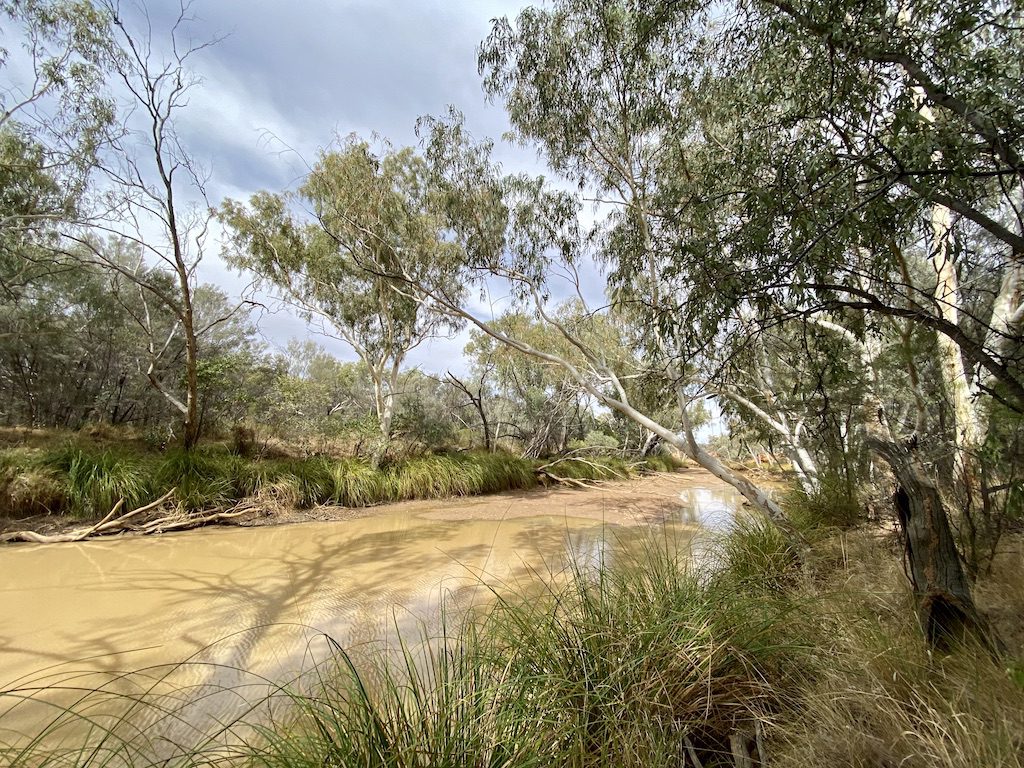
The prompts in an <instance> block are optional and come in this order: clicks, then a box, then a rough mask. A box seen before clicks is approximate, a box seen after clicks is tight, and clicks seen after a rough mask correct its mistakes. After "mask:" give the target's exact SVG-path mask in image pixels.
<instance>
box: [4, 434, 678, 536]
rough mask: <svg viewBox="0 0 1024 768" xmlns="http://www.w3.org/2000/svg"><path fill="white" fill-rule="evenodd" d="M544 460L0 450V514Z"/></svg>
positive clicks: (365, 486) (211, 498) (198, 503)
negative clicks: (381, 460) (372, 460)
mask: <svg viewBox="0 0 1024 768" xmlns="http://www.w3.org/2000/svg"><path fill="white" fill-rule="evenodd" d="M543 463H544V462H540V461H531V460H528V459H522V458H519V457H517V456H513V455H512V454H509V453H503V452H495V453H485V452H482V451H467V452H459V453H440V454H426V455H421V456H411V457H407V458H403V459H397V460H394V461H392V462H390V463H389V464H386V465H383V466H380V467H373V466H371V465H370V464H369V462H367V461H366V460H364V459H360V458H331V457H327V456H312V457H306V458H246V457H243V456H240V455H238V454H237V453H235V452H232V451H230V450H229V449H228V448H227V447H226V446H217V445H213V446H206V447H201V448H199V449H196V450H193V451H184V450H181V449H177V448H172V449H170V450H168V451H166V452H164V453H142V452H139V451H137V450H134V449H130V448H127V447H126V448H122V449H118V448H117V447H110V446H109V445H104V446H96V445H90V444H87V443H85V442H74V441H72V442H67V443H65V444H64V445H61V446H56V447H49V448H43V447H36V448H9V449H3V450H0V515H3V516H8V517H25V516H29V515H34V514H45V513H51V514H67V515H71V516H73V517H77V518H83V519H88V518H96V517H99V516H102V515H105V514H106V513H107V512H109V511H110V510H111V509H112V508H113V506H114V505H115V504H116V503H117V502H118V500H119V499H124V508H125V509H126V510H127V509H134V508H136V507H138V506H141V505H143V504H146V503H147V502H149V501H152V500H154V499H156V498H158V497H160V496H162V495H163V494H164V493H166V491H167V490H169V489H170V488H174V489H175V499H176V501H177V503H178V505H179V506H180V507H181V508H183V509H186V510H190V511H193V510H202V509H211V508H215V507H224V506H229V505H231V504H233V503H236V502H237V501H239V500H241V499H243V498H247V497H251V496H255V497H258V498H261V499H264V500H268V501H271V500H272V501H275V502H278V503H281V504H285V505H289V506H294V507H298V508H309V507H312V506H314V505H316V504H340V505H342V506H347V507H365V506H371V505H375V504H382V503H388V502H396V501H407V500H412V499H434V498H447V497H453V496H472V495H478V494H485V493H496V492H500V491H508V490H519V489H527V488H532V487H534V486H536V485H537V483H538V479H537V469H538V467H540V466H542V465H543ZM675 467H676V464H675V463H674V462H673V460H672V459H669V458H667V457H651V458H649V459H647V460H646V461H645V462H642V463H630V462H627V461H625V460H623V459H620V458H609V457H597V458H592V459H591V458H588V459H587V460H585V461H583V460H576V459H568V460H564V461H561V462H559V464H558V472H559V473H560V474H561V475H563V476H565V477H567V478H573V479H577V480H610V479H621V478H624V477H628V476H630V475H631V474H635V473H636V472H638V471H641V470H643V471H648V470H660V471H664V470H666V469H674V468H675Z"/></svg>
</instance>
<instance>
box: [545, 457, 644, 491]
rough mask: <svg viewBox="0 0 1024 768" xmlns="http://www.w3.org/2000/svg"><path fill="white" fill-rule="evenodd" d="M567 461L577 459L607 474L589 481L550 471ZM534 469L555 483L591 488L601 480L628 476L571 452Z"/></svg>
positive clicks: (620, 478)
mask: <svg viewBox="0 0 1024 768" xmlns="http://www.w3.org/2000/svg"><path fill="white" fill-rule="evenodd" d="M567 461H578V462H579V463H581V464H586V465H587V466H589V467H593V468H594V469H596V470H597V471H598V472H599V473H600V472H603V473H606V474H607V476H606V477H602V478H595V479H594V480H590V481H586V480H579V479H577V478H575V477H562V476H560V475H556V474H555V473H554V472H552V471H551V467H556V466H558V465H559V464H562V463H564V462H567ZM639 464H640V462H636V463H634V465H633V466H638V465H639ZM534 471H535V472H536V473H537V475H538V476H540V477H546V478H548V479H549V480H551V481H553V482H556V483H564V484H566V485H574V486H576V487H577V488H593V487H594V486H595V485H598V484H599V483H601V482H603V481H607V480H622V479H624V478H625V477H628V475H623V474H621V473H620V472H618V471H617V470H614V469H612V468H611V467H606V466H605V465H604V464H598V463H597V462H595V461H587V460H586V459H583V458H580V457H579V456H573V455H572V454H571V453H570V454H569V455H567V456H562V457H560V458H557V459H555V460H554V461H549V462H548V463H547V464H542V465H541V466H539V467H537V469H536V470H534Z"/></svg>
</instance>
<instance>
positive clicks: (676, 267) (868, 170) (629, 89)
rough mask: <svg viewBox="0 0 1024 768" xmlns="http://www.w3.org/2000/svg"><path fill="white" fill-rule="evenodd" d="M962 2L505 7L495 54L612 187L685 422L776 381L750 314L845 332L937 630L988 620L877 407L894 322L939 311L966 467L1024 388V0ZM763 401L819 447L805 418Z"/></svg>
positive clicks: (489, 64)
mask: <svg viewBox="0 0 1024 768" xmlns="http://www.w3.org/2000/svg"><path fill="white" fill-rule="evenodd" d="M966 10H967V12H966V13H963V12H962V11H963V9H962V8H961V7H959V6H958V7H955V8H954V7H951V6H945V5H938V4H932V3H919V4H909V5H908V6H907V7H904V8H902V9H900V8H895V7H893V6H890V5H886V4H876V5H870V4H869V5H868V6H865V5H864V4H862V3H856V4H855V3H839V4H835V3H828V4H826V3H817V2H810V3H802V4H799V5H791V4H788V3H786V2H785V1H784V0H780V2H760V3H759V2H748V3H740V4H735V5H727V6H724V7H722V6H716V7H714V8H713V9H709V8H708V7H706V6H705V4H698V3H686V2H683V3H680V2H656V3H646V2H645V3H639V2H628V1H622V2H612V3H607V2H597V1H596V0H564V1H563V2H558V3H555V4H553V5H552V6H547V7H545V8H544V9H535V8H531V9H527V10H525V11H523V12H522V13H521V14H520V15H519V17H518V18H517V19H516V21H515V24H513V23H511V22H509V21H507V20H500V21H498V22H496V23H495V26H494V28H493V31H492V34H491V36H490V37H489V38H488V40H487V41H486V42H485V43H484V45H483V46H482V49H481V57H480V62H481V69H482V71H483V73H484V75H485V88H486V89H487V90H488V91H489V92H490V93H491V94H492V95H494V96H495V97H500V98H503V99H504V100H505V102H506V105H507V108H508V110H509V115H510V119H511V121H512V124H513V127H514V128H515V131H516V133H517V134H518V137H519V138H520V139H522V140H524V141H527V142H532V143H534V144H535V145H536V146H537V147H538V148H539V149H540V150H541V152H542V154H543V156H544V157H545V159H546V160H547V161H548V163H549V164H550V165H551V166H552V167H553V168H554V169H555V170H556V171H558V172H560V173H561V174H563V175H566V176H568V177H569V178H570V179H571V180H572V181H573V182H575V183H577V184H578V185H579V187H580V188H581V189H583V190H585V191H586V192H587V193H588V194H589V195H590V196H591V197H593V198H594V199H596V200H597V201H598V203H599V205H601V206H604V207H605V208H604V209H603V210H609V209H610V214H609V215H608V216H607V217H604V218H599V222H598V226H597V228H596V229H595V231H594V232H593V233H592V234H593V236H594V241H595V242H596V243H597V246H598V253H599V254H601V255H602V256H603V257H604V258H605V259H606V260H607V261H608V263H609V265H610V267H611V271H610V276H611V281H612V288H613V292H612V294H611V297H610V298H611V300H612V301H613V302H614V303H617V304H618V305H619V306H620V307H621V308H622V309H623V310H625V309H626V308H630V309H631V311H633V312H634V313H635V316H636V318H637V319H638V320H639V322H640V323H641V325H642V327H644V328H645V334H644V338H645V339H646V340H647V341H648V347H649V355H651V356H652V358H653V359H655V360H657V361H658V362H659V364H660V365H661V366H662V367H663V369H664V371H665V373H666V375H667V378H668V379H669V380H671V381H673V382H674V383H676V385H677V392H678V395H679V399H680V402H681V404H682V406H683V407H682V417H683V420H684V425H683V426H684V434H685V433H686V424H685V420H686V418H687V409H686V405H687V400H688V397H690V396H692V395H694V394H701V393H705V392H709V391H719V392H721V393H722V394H724V395H727V396H731V397H732V398H733V400H738V399H739V398H740V397H742V388H743V387H750V386H751V385H757V386H758V388H760V389H761V390H762V391H763V390H766V389H767V390H768V395H769V398H766V399H773V400H775V401H776V402H777V401H778V399H779V398H778V395H781V394H782V393H780V392H772V391H771V390H772V389H773V387H774V386H777V385H770V384H769V383H768V382H767V377H766V376H764V375H763V374H764V373H765V372H766V370H767V369H766V368H765V367H764V366H755V367H754V368H753V369H752V370H751V371H749V372H745V371H741V370H737V368H736V366H729V365H728V364H727V362H728V361H723V360H722V359H721V355H720V351H721V350H732V349H735V348H736V347H737V346H740V347H742V345H737V344H735V343H733V342H732V341H731V340H734V339H742V338H743V337H749V336H750V335H751V332H752V328H753V331H754V333H755V334H756V333H757V332H760V331H761V329H763V328H767V327H771V326H773V325H777V324H779V323H784V322H786V321H787V319H792V318H806V319H807V321H808V322H810V323H812V324H813V325H814V326H815V327H816V328H818V329H820V330H822V331H828V332H831V333H833V334H835V337H836V339H835V340H836V342H837V343H840V344H845V345H848V346H847V348H848V349H849V353H851V354H852V356H853V357H854V360H855V361H856V364H857V365H858V366H859V367H860V368H861V374H862V382H861V386H860V387H859V391H860V393H861V402H860V406H861V407H860V412H861V413H860V416H859V421H860V426H861V428H862V429H863V430H864V432H865V435H866V438H867V440H868V442H869V443H870V444H871V445H873V446H874V447H875V450H876V451H877V452H878V453H879V454H880V455H882V456H883V457H884V458H885V459H886V460H887V461H889V463H890V464H892V465H893V468H894V470H896V472H897V474H898V475H899V479H900V483H901V486H902V488H903V493H904V495H903V497H902V507H901V509H902V511H903V512H904V514H905V516H906V517H907V522H908V523H909V529H910V530H911V532H912V534H913V535H912V536H911V538H912V539H914V540H915V541H914V544H913V547H914V551H913V552H912V557H913V559H914V560H915V561H916V566H917V567H916V570H915V574H914V575H915V580H916V581H915V583H917V586H918V587H919V588H920V591H921V593H922V595H923V598H922V613H923V614H925V613H927V616H926V617H925V618H926V623H927V625H928V626H929V628H930V630H931V629H934V628H935V627H936V624H941V623H943V621H945V620H946V619H949V622H948V623H949V624H950V625H952V624H955V623H956V622H957V621H958V620H960V619H963V620H965V621H966V622H967V623H971V621H972V618H971V616H970V614H972V613H973V606H972V604H971V602H970V595H969V589H968V588H967V587H966V584H965V583H964V580H963V578H962V575H961V574H959V565H958V562H957V557H956V552H955V551H954V550H952V549H951V537H950V536H949V535H948V532H949V528H948V525H947V524H946V522H945V513H944V510H943V506H942V500H941V498H940V497H939V495H938V493H937V491H936V490H935V489H934V487H933V486H932V485H930V484H929V483H930V482H931V481H930V480H928V479H927V477H926V474H925V473H923V472H922V471H921V470H922V465H921V462H920V461H917V460H916V459H915V458H914V457H913V456H911V455H910V452H908V451H907V450H906V448H905V446H903V445H901V444H900V442H899V440H900V438H901V437H903V436H904V435H901V434H898V433H894V431H893V429H892V423H893V421H892V419H889V418H885V419H882V420H879V419H878V416H877V414H878V412H879V410H880V408H879V407H880V405H881V397H880V396H881V394H882V388H881V386H880V384H881V383H882V377H881V375H880V371H879V369H878V367H879V357H878V354H879V343H878V342H879V338H880V336H881V337H883V338H884V333H883V334H880V333H879V331H878V327H879V326H880V324H881V323H882V322H883V321H885V320H887V319H888V320H898V321H901V322H904V323H910V324H911V325H912V327H913V328H916V329H919V330H926V331H928V332H930V333H932V334H934V336H933V338H934V339H935V343H934V345H933V351H934V353H935V355H936V358H937V360H938V362H939V365H938V366H930V365H928V364H927V360H924V359H915V360H914V361H912V362H913V364H914V365H915V366H916V370H918V371H921V370H928V371H935V370H939V371H941V372H942V381H943V383H944V385H945V390H946V392H947V395H948V400H949V412H950V413H951V414H953V416H954V418H953V421H954V427H953V430H952V445H953V450H952V454H953V455H954V456H955V457H958V458H957V459H956V461H955V464H956V465H957V467H959V471H960V474H961V475H962V476H963V479H964V481H966V483H967V484H969V483H970V474H971V470H970V468H969V467H968V462H966V461H964V459H963V458H962V457H963V456H964V455H966V451H965V450H964V449H967V450H970V449H973V448H976V447H977V445H978V442H979V440H980V439H982V438H983V436H984V429H983V426H982V424H981V421H982V420H981V419H980V418H979V413H982V412H983V410H984V409H985V408H987V407H988V405H987V404H986V400H985V398H984V397H983V395H984V394H985V393H989V394H991V395H992V396H993V397H994V398H996V399H998V400H1000V401H1001V402H1003V403H1005V404H1006V405H1007V406H1008V407H1009V408H1016V409H1020V408H1021V407H1022V406H1024V398H1022V397H1021V395H1022V394H1024V389H1022V388H1021V379H1020V376H1019V362H1018V356H1019V352H1020V349H1021V345H1020V333H1019V329H1018V328H1017V326H1018V325H1019V321H1020V319H1021V317H1020V315H1021V314H1024V305H1022V303H1021V299H1022V296H1021V290H1020V283H1019V268H1018V260H1019V255H1018V254H1019V245H1020V235H1019V230H1020V228H1021V227H1020V221H1019V218H1018V216H1017V211H1018V210H1019V209H1020V184H1019V181H1020V171H1021V169H1020V167H1019V165H1018V161H1017V156H1016V153H1015V150H1014V147H1015V144H1016V142H1017V141H1018V139H1019V137H1020V136H1021V131H1020V128H1019V125H1020V120H1019V119H1018V113H1019V107H1020V103H1019V102H1020V96H1019V94H1020V89H1019V88H1017V87H1011V86H1010V85H1009V84H1010V83H1014V82H1015V77H1016V76H1015V74H1014V73H1015V72H1017V70H1016V69H1014V67H1015V64H1014V62H1016V61H1017V58H1016V54H1017V53H1019V48H1020V45H1019V36H1020V32H1019V30H1020V28H1021V26H1020V24H1019V23H1018V21H1019V20H1018V19H1017V16H1018V15H1019V12H1018V9H1016V7H1015V6H1012V5H1006V6H1003V5H999V4H985V3H971V4H968V7H967V9H966ZM940 49H941V50H940ZM972 62H977V64H972ZM972 89H977V93H972ZM957 270H959V272H960V274H959V275H958V272H957ZM964 278H967V279H964ZM848 310H854V311H856V312H859V313H864V314H863V315H861V319H857V317H851V316H850V315H849V313H848V312H847V311H848ZM903 331H904V333H909V334H910V335H913V332H912V331H909V330H908V329H907V328H904V329H903ZM684 361H685V362H686V365H684V364H683V362H684ZM597 363H598V364H600V361H597ZM968 364H969V365H971V366H973V371H972V370H971V369H970V367H969V365H968ZM694 371H698V372H699V371H703V375H702V376H700V377H699V378H697V379H696V380H694V379H693V378H691V382H693V384H691V388H689V389H688V388H687V387H686V386H685V383H686V380H687V379H686V375H685V374H692V373H693V372H694ZM907 373H908V377H909V376H910V375H911V372H910V371H909V370H908V372H907ZM745 374H746V375H745ZM708 384H710V385H712V386H711V387H708V386H707V385H708ZM693 386H700V387H701V388H700V389H697V390H696V391H695V390H694V389H693ZM972 388H973V391H972ZM972 398H973V399H972ZM751 405H753V403H752V401H750V399H749V398H747V402H746V404H745V407H746V410H747V411H748V412H749V411H753V409H752V408H751V407H750V406H751ZM760 410H761V413H760V414H759V415H760V416H762V417H765V418H764V420H765V421H766V423H770V422H775V424H776V425H781V426H782V427H783V429H782V430H781V431H782V432H786V433H787V440H788V441H789V442H790V446H789V447H790V448H792V449H793V454H794V456H795V457H797V458H799V459H801V460H802V459H803V458H804V457H803V456H801V451H802V446H801V445H800V444H799V441H798V440H797V439H796V438H798V437H799V435H797V434H795V433H794V432H792V431H790V430H789V429H788V427H786V425H783V424H781V420H780V414H779V413H776V414H775V415H774V416H773V415H772V414H769V413H767V412H765V410H764V408H761V409H760ZM691 451H692V448H691ZM693 453H695V454H696V455H697V456H698V457H699V453H697V452H696V451H693ZM700 460H701V459H700V458H698V461H700ZM702 463H704V462H702ZM708 466H713V465H710V464H709V465H708ZM805 474H807V473H806V472H805ZM749 497H750V495H749V494H748V498H749ZM752 500H754V499H752ZM922 521H924V523H923V526H924V527H922ZM928 521H930V522H928ZM927 572H932V573H939V574H941V575H942V576H943V578H944V579H945V581H944V582H943V583H941V584H938V583H931V582H930V579H929V577H928V576H927V575H926V574H927ZM947 577H948V578H947ZM933 619H934V620H935V621H933ZM947 628H948V627H947ZM940 629H941V628H940Z"/></svg>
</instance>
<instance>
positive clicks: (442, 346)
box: [146, 0, 543, 372]
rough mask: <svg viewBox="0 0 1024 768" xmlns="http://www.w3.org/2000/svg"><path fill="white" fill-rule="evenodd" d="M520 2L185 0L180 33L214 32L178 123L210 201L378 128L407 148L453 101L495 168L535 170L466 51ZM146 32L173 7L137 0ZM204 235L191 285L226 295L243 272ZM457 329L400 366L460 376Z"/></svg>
mask: <svg viewBox="0 0 1024 768" xmlns="http://www.w3.org/2000/svg"><path fill="white" fill-rule="evenodd" d="M525 4H526V3H523V2H513V1H511V0H460V1H458V2H452V1H449V2H443V1H442V0H377V1H376V2H375V1H373V0H293V1H292V2H280V0H255V1H253V0H248V1H245V2H243V0H196V1H195V2H194V4H193V5H192V7H191V13H192V16H194V22H193V23H192V24H191V25H190V26H189V30H190V34H191V35H192V36H193V37H194V39H195V40H197V41H206V40H212V39H217V40H218V42H216V43H215V44H213V45H211V46H209V47H208V48H205V49H204V50H203V51H202V52H201V53H200V54H199V55H198V56H197V58H195V59H194V60H193V69H194V71H195V74H196V75H197V76H198V77H199V78H200V79H201V83H200V84H199V85H198V86H197V87H196V88H195V89H194V90H193V91H192V93H191V96H190V102H189V105H188V108H187V109H185V110H182V111H181V112H180V113H179V115H178V117H177V130H178V132H179V134H180V135H181V138H182V140H183V143H184V144H185V146H186V148H187V149H188V151H189V152H190V153H191V154H192V155H193V156H194V157H195V158H196V159H197V160H199V162H200V163H201V164H202V165H203V166H204V167H205V168H206V169H207V170H208V172H209V174H210V181H209V184H208V187H207V194H208V196H209V199H210V202H211V204H213V205H218V204H219V202H220V201H221V200H223V199H225V198H234V199H243V200H244V199H246V198H248V197H249V196H250V195H251V194H253V193H254V192H256V191H258V190H261V189H267V190H272V191H280V190H283V189H287V188H293V187H295V186H297V184H298V183H300V182H301V177H302V174H303V169H304V167H305V164H306V163H307V162H308V161H310V160H311V159H312V158H314V157H315V155H316V152H317V150H318V149H319V148H321V147H323V146H325V145H327V144H329V143H330V142H331V141H332V140H333V139H334V138H335V137H344V136H346V135H348V134H349V133H353V132H354V133H357V134H359V135H361V136H363V137H367V138H369V137H371V136H372V135H373V134H378V135H380V136H382V137H385V138H387V139H389V140H391V141H392V142H393V143H394V144H395V145H398V146H402V145H407V144H415V143H416V142H417V138H416V135H415V124H416V120H417V118H419V117H420V116H423V115H428V114H433V115H440V114H443V113H444V112H446V111H447V109H448V106H449V105H454V106H455V107H457V108H458V109H459V110H461V111H462V112H463V113H464V115H465V117H466V124H467V127H468V128H469V129H470V131H471V132H472V133H473V134H474V135H476V136H477V137H481V138H482V137H490V138H493V139H495V140H496V141H498V142H499V146H498V148H497V153H496V154H497V157H498V159H499V160H500V161H501V162H502V164H503V166H504V167H505V169H506V170H508V171H521V170H526V171H531V172H535V173H540V172H543V166H542V165H541V164H540V162H539V161H538V159H537V156H536V152H535V151H534V150H532V149H526V148H521V147H516V146H513V145H511V144H508V143H502V142H501V141H500V138H501V135H502V134H503V133H504V132H506V131H507V130H509V125H508V121H507V119H506V116H505V112H504V109H503V107H502V106H501V105H500V104H490V103H488V102H487V100H486V98H485V96H484V93H483V90H482V88H481V79H480V76H479V74H478V73H477V65H476V50H477V46H478V45H479V44H480V41H481V40H483V39H484V37H486V35H487V34H488V32H489V30H490V28H491V20H492V19H493V18H495V17H501V16H505V15H509V16H512V17H514V16H515V14H516V13H517V12H518V10H519V9H520V8H521V7H522V6H524V5H525ZM146 7H147V10H148V12H149V13H150V16H151V18H152V20H153V27H154V36H155V37H159V34H160V29H161V25H163V27H164V29H166V28H167V24H168V22H170V21H171V20H172V18H173V16H174V15H176V13H177V10H178V3H177V2H167V0H159V1H157V0H150V2H148V3H147V4H146ZM220 250H221V248H220V245H219V243H217V242H215V243H214V244H213V247H212V248H210V249H209V251H210V253H209V255H208V256H206V257H205V258H204V261H203V263H202V265H201V267H200V270H199V276H200V279H201V280H202V281H204V282H211V283H214V284H216V285H219V286H221V287H222V288H223V289H224V290H226V291H227V292H228V293H229V294H230V295H233V296H237V295H238V294H239V293H240V292H241V291H242V290H243V289H244V287H245V286H246V285H247V284H248V282H249V279H248V278H245V277H243V276H240V275H238V274H237V273H233V272H232V271H231V270H230V269H229V268H228V267H227V266H226V265H225V264H224V262H223V261H222V260H221V259H220V258H219V256H218V253H219V251H220ZM260 329H261V332H262V334H263V336H264V338H265V340H266V341H267V342H268V343H269V344H270V345H271V346H273V347H275V348H278V349H283V348H284V346H285V345H286V344H287V342H288V340H289V339H290V338H304V337H307V336H308V335H309V331H308V329H307V327H306V324H305V323H304V321H302V320H301V319H299V318H298V317H296V316H294V315H292V314H290V313H288V312H281V311H277V312H263V313H262V317H261V318H260ZM316 340H317V341H319V342H320V343H322V344H323V345H324V346H325V347H326V348H327V349H328V350H329V351H331V352H332V353H333V354H335V355H337V356H338V357H341V358H343V359H350V360H351V359H354V358H355V355H354V353H353V352H352V351H351V350H350V349H349V348H347V347H346V346H345V345H344V343H342V342H340V341H336V340H332V339H324V338H322V337H316ZM466 340H467V333H466V332H463V333H462V334H460V335H459V336H458V337H456V338H454V339H436V340H433V341H431V342H429V343H427V344H424V345H422V346H421V347H419V348H417V349H416V350H414V351H413V352H412V354H411V355H410V359H409V364H410V365H418V366H420V367H422V368H424V369H426V370H430V371H433V372H443V371H444V370H446V369H448V368H451V369H452V370H455V371H464V370H465V362H464V361H463V360H462V359H461V352H462V348H463V346H464V345H465V342H466Z"/></svg>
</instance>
